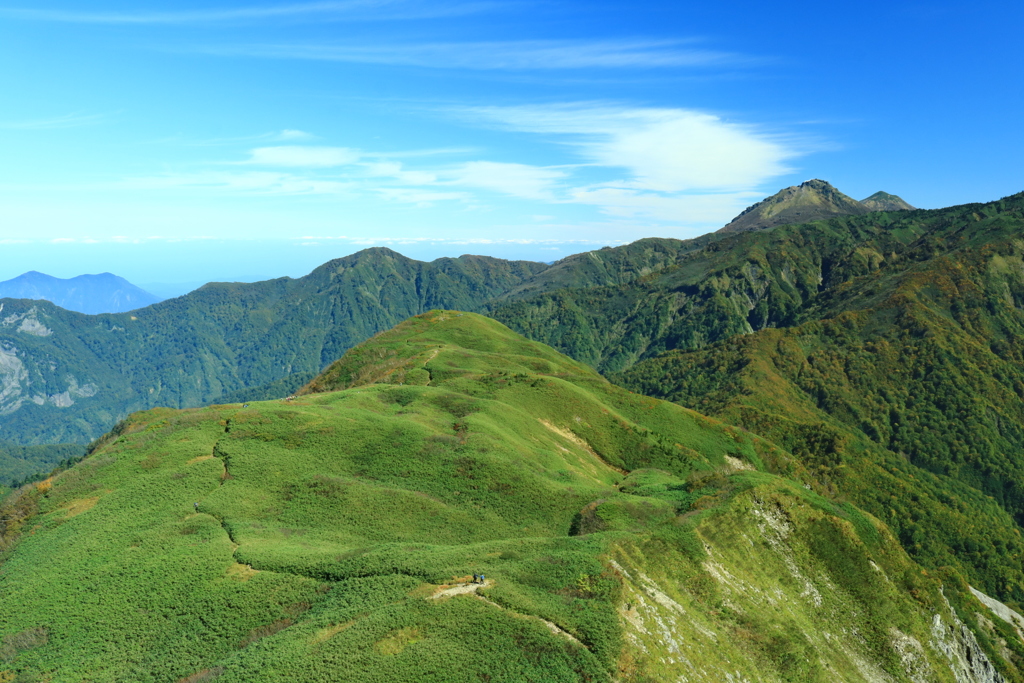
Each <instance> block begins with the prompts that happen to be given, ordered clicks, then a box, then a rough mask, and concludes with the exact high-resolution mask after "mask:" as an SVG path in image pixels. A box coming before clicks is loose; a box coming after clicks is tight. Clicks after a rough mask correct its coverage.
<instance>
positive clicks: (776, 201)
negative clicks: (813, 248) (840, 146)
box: [718, 180, 914, 232]
mask: <svg viewBox="0 0 1024 683" xmlns="http://www.w3.org/2000/svg"><path fill="white" fill-rule="evenodd" d="M913 208H914V207H912V206H911V205H910V204H907V203H906V202H905V201H903V200H902V199H900V198H899V197H897V196H896V195H893V194H888V193H886V192H876V193H875V194H873V195H871V196H870V197H868V198H867V199H865V200H864V201H862V202H858V201H857V200H856V199H853V198H852V197H848V196H846V195H845V194H843V193H842V192H840V191H839V190H837V189H836V188H835V187H833V186H832V185H831V184H829V183H827V182H825V181H824V180H808V181H807V182H805V183H800V184H799V185H794V186H792V187H787V188H785V189H784V190H780V191H779V192H777V193H775V194H773V195H772V196H771V197H768V198H767V199H763V200H761V201H759V202H758V203H756V204H754V205H752V206H749V207H747V208H746V209H744V211H743V213H741V214H740V215H739V216H736V218H734V219H732V221H731V222H730V223H729V224H728V225H726V226H725V227H724V228H722V229H720V230H719V231H718V232H743V231H746V230H764V229H765V228H774V227H775V226H777V225H787V224H790V223H809V222H810V221H820V220H824V219H826V218H834V217H836V216H859V215H861V214H865V213H871V212H872V211H898V210H903V209H913Z"/></svg>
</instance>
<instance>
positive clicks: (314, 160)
mask: <svg viewBox="0 0 1024 683" xmlns="http://www.w3.org/2000/svg"><path fill="white" fill-rule="evenodd" d="M359 157H360V153H359V152H358V151H357V150H354V149H349V148H347V147H313V146H302V145H282V146H279V147H257V148H256V149H254V150H252V151H251V152H250V157H249V159H248V160H247V161H243V162H241V163H244V164H252V165H256V166H278V167H288V168H330V167H333V166H345V165H348V164H352V163H354V162H356V161H357V160H358V159H359Z"/></svg>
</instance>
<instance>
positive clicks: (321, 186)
mask: <svg viewBox="0 0 1024 683" xmlns="http://www.w3.org/2000/svg"><path fill="white" fill-rule="evenodd" d="M118 186H119V187H121V188H125V189H132V190H192V191H197V190H198V191H216V192H230V193H234V194H261V195H347V194H351V192H352V191H353V189H355V186H354V185H353V184H352V183H351V182H347V181H345V180H339V179H332V178H319V177H310V176H306V175H298V174H292V173H281V172H276V171H249V172H230V171H197V172H191V173H165V174H162V175H157V176H147V177H138V178H128V179H126V180H124V181H121V182H120V183H118Z"/></svg>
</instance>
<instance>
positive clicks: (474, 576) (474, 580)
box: [473, 574, 477, 583]
mask: <svg viewBox="0 0 1024 683" xmlns="http://www.w3.org/2000/svg"><path fill="white" fill-rule="evenodd" d="M476 582H477V581H476V574H473V583H476Z"/></svg>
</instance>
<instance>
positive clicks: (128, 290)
mask: <svg viewBox="0 0 1024 683" xmlns="http://www.w3.org/2000/svg"><path fill="white" fill-rule="evenodd" d="M0 299H43V300H45V301H50V302H52V303H55V304H57V305H58V306H60V307H61V308H65V309H67V310H69V311H78V312H79V313H89V314H96V313H123V312H124V311H133V310H135V309H136V308H142V307H144V306H149V305H151V304H155V303H157V302H159V301H161V299H160V297H158V296H154V295H152V294H150V293H149V292H147V291H145V290H143V289H140V288H139V287H136V286H135V285H133V284H132V283H130V282H128V281H127V280H125V279H124V278H123V277H118V276H117V275H114V274H113V273H100V274H99V275H79V276H77V277H73V278H68V279H63V278H59V277H53V276H52V275H47V274H46V273H40V272H37V271H35V270H30V271H29V272H27V273H23V274H21V275H19V276H18V277H16V278H12V279H10V280H6V281H4V282H0Z"/></svg>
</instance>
